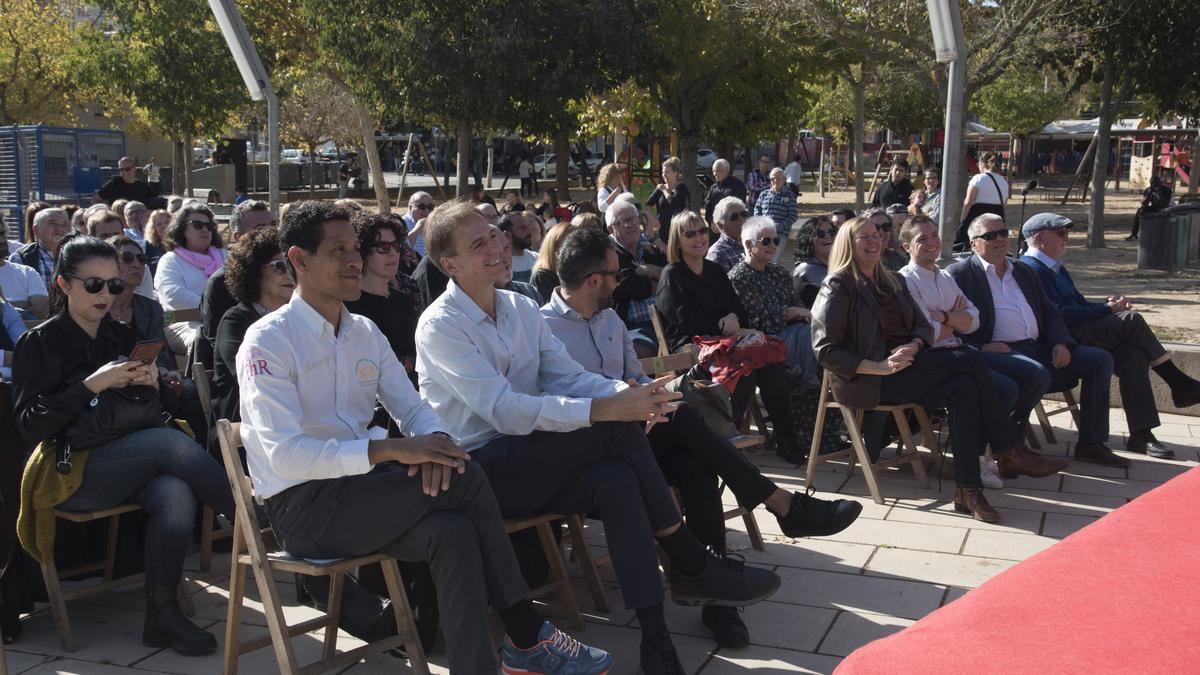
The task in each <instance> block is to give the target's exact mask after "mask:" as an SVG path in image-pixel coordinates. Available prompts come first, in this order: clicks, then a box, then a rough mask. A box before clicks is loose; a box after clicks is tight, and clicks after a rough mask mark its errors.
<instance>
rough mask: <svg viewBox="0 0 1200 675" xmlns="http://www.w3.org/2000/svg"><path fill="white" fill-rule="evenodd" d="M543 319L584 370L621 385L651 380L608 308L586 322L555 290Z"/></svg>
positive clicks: (626, 334)
mask: <svg viewBox="0 0 1200 675" xmlns="http://www.w3.org/2000/svg"><path fill="white" fill-rule="evenodd" d="M542 316H544V317H546V323H548V324H550V330H551V331H553V332H554V337H556V338H558V339H559V340H560V341H562V343H563V344H564V345H566V347H567V353H569V354H570V355H571V358H573V359H575V360H576V361H578V362H579V365H581V366H583V367H584V368H585V369H586V370H588V371H590V372H593V373H597V374H599V375H603V376H604V377H607V378H609V379H611V380H621V381H622V382H625V381H628V380H630V379H634V380H637V381H638V382H641V383H642V384H645V383H647V382H649V381H650V378H649V377H647V376H646V372H645V371H644V370H642V363H641V361H639V360H638V357H637V352H635V351H634V349H633V340H632V339H631V338H630V337H629V331H628V330H626V329H625V322H624V321H622V320H621V317H620V316H617V313H616V312H615V311H614V310H613V309H612V308H611V307H609V308H605V309H602V310H600V311H599V312H596V313H595V314H593V315H592V317H591V318H590V319H585V318H583V315H582V314H580V313H579V312H576V311H575V310H574V309H571V306H570V305H568V304H567V301H566V300H563V298H562V296H561V295H559V292H558V289H555V290H554V293H552V294H551V298H550V302H547V303H546V304H544V305H542Z"/></svg>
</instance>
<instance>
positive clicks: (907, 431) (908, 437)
mask: <svg viewBox="0 0 1200 675" xmlns="http://www.w3.org/2000/svg"><path fill="white" fill-rule="evenodd" d="M892 417H895V418H896V427H897V428H898V429H899V430H900V440H901V441H902V442H903V443H904V447H905V448H906V452H907V453H908V454H909V455H910V457H909V463H911V464H912V468H913V474H914V475H916V477H917V482H918V483H920V484H921V487H923V488H928V487H929V477H928V476H926V475H925V461H924V460H922V459H921V453H920V452H918V451H917V443H916V441H914V440H913V435H912V428H910V427H909V426H908V419H907V416H906V415H905V414H904V412H903V411H900V410H893V411H892ZM922 431H924V430H922Z"/></svg>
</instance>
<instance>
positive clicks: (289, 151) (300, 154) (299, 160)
mask: <svg viewBox="0 0 1200 675" xmlns="http://www.w3.org/2000/svg"><path fill="white" fill-rule="evenodd" d="M279 161H280V162H281V163H283V164H308V153H307V152H305V151H303V150H300V149H299V148H286V149H285V150H283V151H281V152H280V153H279Z"/></svg>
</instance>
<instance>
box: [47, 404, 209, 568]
mask: <svg viewBox="0 0 1200 675" xmlns="http://www.w3.org/2000/svg"><path fill="white" fill-rule="evenodd" d="M197 500H199V501H200V502H202V503H204V504H208V505H209V506H211V507H213V508H214V509H216V511H217V512H219V513H221V514H223V515H225V516H226V517H229V518H232V517H233V493H232V492H230V489H229V479H228V478H227V477H226V476H225V469H224V468H222V467H221V465H220V464H219V463H218V462H217V461H216V460H215V459H213V458H212V457H211V456H210V455H209V454H208V453H207V452H205V451H204V448H201V447H200V446H199V445H198V444H197V443H196V442H195V441H193V440H192V439H190V438H188V437H187V435H186V434H184V433H182V432H180V431H177V430H175V429H168V428H166V427H159V428H155V429H143V430H141V431H135V432H134V433H131V434H128V435H126V436H123V437H121V438H119V439H117V440H115V441H112V442H111V443H107V444H105V445H102V446H100V447H98V448H95V449H93V450H92V451H91V453H90V454H89V455H88V458H87V464H86V465H85V466H84V467H83V484H82V485H80V486H79V489H78V490H76V491H75V494H73V495H71V496H70V498H68V499H67V501H65V502H63V503H62V504H59V505H58V508H60V509H62V510H64V511H95V510H98V509H107V508H111V507H113V506H117V505H118V504H124V503H126V502H133V503H134V504H137V505H138V506H140V507H142V508H143V509H145V511H146V513H147V514H149V516H150V527H149V530H148V531H147V533H146V588H149V589H155V588H174V587H175V586H177V585H178V584H179V579H180V577H182V576H183V559H184V557H186V555H187V548H188V544H190V543H191V541H192V528H193V526H194V524H195V522H196V502H197Z"/></svg>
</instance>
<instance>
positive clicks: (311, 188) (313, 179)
mask: <svg viewBox="0 0 1200 675" xmlns="http://www.w3.org/2000/svg"><path fill="white" fill-rule="evenodd" d="M308 198H309V199H316V198H317V146H316V144H313V145H310V146H308Z"/></svg>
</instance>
